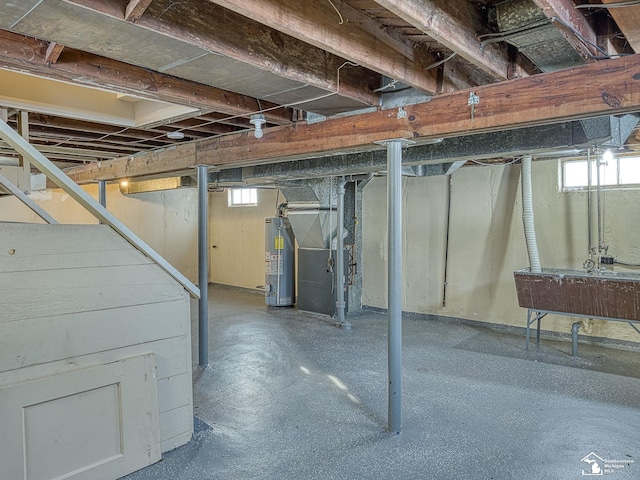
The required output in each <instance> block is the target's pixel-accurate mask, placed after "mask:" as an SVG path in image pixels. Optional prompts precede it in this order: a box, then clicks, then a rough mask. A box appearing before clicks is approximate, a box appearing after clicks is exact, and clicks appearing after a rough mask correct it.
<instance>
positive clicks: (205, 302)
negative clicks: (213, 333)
mask: <svg viewBox="0 0 640 480" xmlns="http://www.w3.org/2000/svg"><path fill="white" fill-rule="evenodd" d="M207 180H208V167H207V166H206V165H198V287H199V288H200V300H199V301H198V363H199V364H200V365H201V366H203V367H206V366H207V365H208V364H209V268H208V267H209V235H208V228H209V221H208V216H209V190H208V189H207Z"/></svg>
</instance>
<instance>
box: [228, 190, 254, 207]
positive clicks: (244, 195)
mask: <svg viewBox="0 0 640 480" xmlns="http://www.w3.org/2000/svg"><path fill="white" fill-rule="evenodd" d="M256 205H258V190H257V189H256V188H230V189H229V206H230V207H255V206H256Z"/></svg>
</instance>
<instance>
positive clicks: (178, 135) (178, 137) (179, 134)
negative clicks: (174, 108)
mask: <svg viewBox="0 0 640 480" xmlns="http://www.w3.org/2000/svg"><path fill="white" fill-rule="evenodd" d="M167 138H170V139H171V140H182V139H183V138H184V133H182V132H181V131H180V130H176V131H175V132H169V133H167Z"/></svg>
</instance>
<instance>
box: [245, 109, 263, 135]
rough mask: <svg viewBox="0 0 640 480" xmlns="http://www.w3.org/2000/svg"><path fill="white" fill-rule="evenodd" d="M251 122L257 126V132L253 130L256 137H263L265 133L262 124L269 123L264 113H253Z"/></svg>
mask: <svg viewBox="0 0 640 480" xmlns="http://www.w3.org/2000/svg"><path fill="white" fill-rule="evenodd" d="M249 123H251V124H253V125H254V126H255V127H256V130H255V132H253V135H254V136H255V137H256V138H262V135H263V134H264V133H263V132H262V125H263V124H265V123H267V121H266V120H265V118H264V115H262V114H261V113H256V114H254V115H251V119H250V120H249Z"/></svg>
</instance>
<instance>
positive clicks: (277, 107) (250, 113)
mask: <svg viewBox="0 0 640 480" xmlns="http://www.w3.org/2000/svg"><path fill="white" fill-rule="evenodd" d="M346 66H350V67H359V66H360V65H358V64H357V63H354V62H350V61H345V62H344V63H342V65H340V66H339V67H338V68H337V70H336V90H335V91H332V92H329V93H326V94H323V95H319V96H317V97H314V98H307V99H304V100H298V101H296V102H290V103H286V104H283V105H275V106H273V107H269V108H264V109H263V108H261V107H262V105H261V104H260V101H259V100H258V99H256V100H258V108H259V110H258V111H255V112H248V113H242V114H237V115H230V116H228V117H224V118H219V119H216V120H209V121H206V122H203V123H200V124H198V125H195V126H191V127H185V128H180V129H177V130H175V131H176V132H182V131H184V130H188V129H189V128H198V127H205V126H207V125H212V124H214V123H220V122H226V121H229V120H234V119H236V118H245V117H248V116H251V115H253V114H259V113H264V112H269V111H271V110H277V109H279V108H287V107H295V106H296V105H301V104H303V103H308V102H315V101H318V100H322V99H324V98H328V97H332V96H334V95H337V94H338V93H340V70H341V69H342V68H344V67H346ZM127 130H129V128H128V127H125V128H123V129H122V130H119V131H118V132H114V133H107V134H105V135H103V136H102V137H100V138H98V139H96V140H94V141H99V140H104V139H106V138H108V137H109V136H111V135H116V134H120V133H124V132H126V131H127ZM239 132H240V131H237V132H228V133H221V134H218V135H213V136H211V137H209V138H219V137H224V136H228V135H234V134H236V133H239ZM164 137H166V133H163V134H160V135H156V136H155V137H151V138H147V139H144V140H133V141H131V142H120V143H121V144H122V145H137V144H141V143H145V142H149V141H153V140H159V139H161V138H164ZM71 140H82V139H81V138H79V137H70V138H68V139H67V140H64V141H62V142H60V143H58V144H56V145H55V146H60V145H63V144H64V143H66V142H69V141H71ZM156 148H157V147H156ZM154 149H155V148H154ZM150 150H153V149H150Z"/></svg>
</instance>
